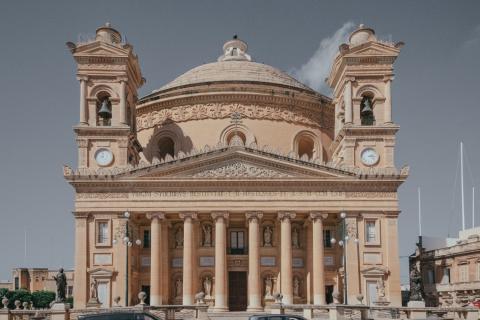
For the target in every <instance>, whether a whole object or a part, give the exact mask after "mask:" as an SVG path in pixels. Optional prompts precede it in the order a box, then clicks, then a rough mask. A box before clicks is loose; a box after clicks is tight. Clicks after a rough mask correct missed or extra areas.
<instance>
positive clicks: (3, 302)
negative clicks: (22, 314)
mask: <svg viewBox="0 0 480 320" xmlns="http://www.w3.org/2000/svg"><path fill="white" fill-rule="evenodd" d="M2 304H3V309H8V299H7V297H5V296H4V297H3V298H2Z"/></svg>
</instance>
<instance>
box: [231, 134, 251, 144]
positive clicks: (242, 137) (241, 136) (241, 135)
mask: <svg viewBox="0 0 480 320" xmlns="http://www.w3.org/2000/svg"><path fill="white" fill-rule="evenodd" d="M235 135H237V136H239V137H240V139H242V142H243V145H245V143H246V141H247V137H246V136H245V134H244V133H243V132H241V131H232V132H230V133H229V134H228V135H227V144H228V145H230V143H231V142H232V139H233V137H234V136H235Z"/></svg>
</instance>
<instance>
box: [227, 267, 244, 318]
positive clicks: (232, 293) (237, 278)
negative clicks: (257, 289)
mask: <svg viewBox="0 0 480 320" xmlns="http://www.w3.org/2000/svg"><path fill="white" fill-rule="evenodd" d="M228 309H229V310H230V311H245V310H247V273H246V272H238V271H231V272H229V273H228Z"/></svg>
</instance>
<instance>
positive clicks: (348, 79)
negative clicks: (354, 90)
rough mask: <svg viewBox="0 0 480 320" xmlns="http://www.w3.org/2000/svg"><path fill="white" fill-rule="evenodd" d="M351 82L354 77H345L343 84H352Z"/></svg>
mask: <svg viewBox="0 0 480 320" xmlns="http://www.w3.org/2000/svg"><path fill="white" fill-rule="evenodd" d="M353 81H355V77H354V76H346V77H345V83H348V82H353Z"/></svg>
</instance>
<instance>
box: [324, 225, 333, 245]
mask: <svg viewBox="0 0 480 320" xmlns="http://www.w3.org/2000/svg"><path fill="white" fill-rule="evenodd" d="M323 247H324V248H331V247H332V230H328V229H326V230H323Z"/></svg>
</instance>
